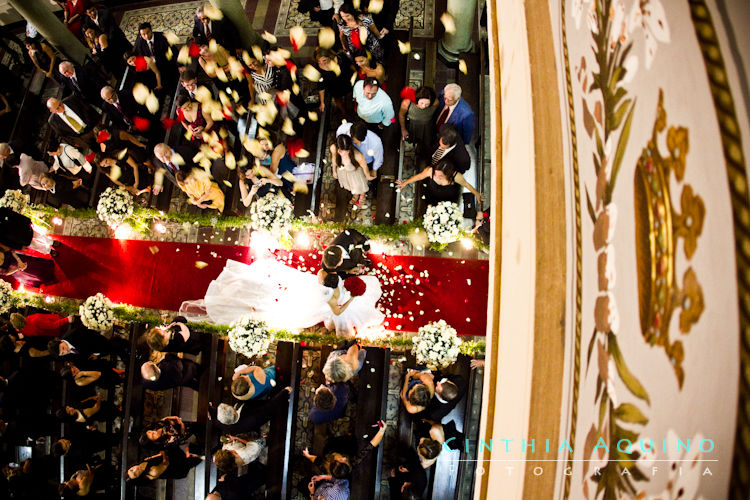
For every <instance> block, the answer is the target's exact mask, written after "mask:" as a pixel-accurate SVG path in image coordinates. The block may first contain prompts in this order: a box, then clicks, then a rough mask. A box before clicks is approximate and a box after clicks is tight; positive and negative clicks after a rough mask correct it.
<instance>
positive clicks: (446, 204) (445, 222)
mask: <svg viewBox="0 0 750 500" xmlns="http://www.w3.org/2000/svg"><path fill="white" fill-rule="evenodd" d="M422 225H423V226H424V229H425V231H427V239H429V240H430V241H431V242H433V243H440V244H447V243H453V242H454V241H458V238H459V237H460V236H461V230H462V226H463V214H462V213H461V210H460V209H459V208H458V205H456V204H455V203H451V202H450V201H441V202H440V203H438V204H437V205H431V206H429V207H427V212H426V213H425V214H424V220H423V221H422Z"/></svg>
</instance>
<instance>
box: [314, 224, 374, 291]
mask: <svg viewBox="0 0 750 500" xmlns="http://www.w3.org/2000/svg"><path fill="white" fill-rule="evenodd" d="M367 241H368V238H367V236H365V235H364V234H362V233H360V232H358V231H355V230H354V229H345V230H344V231H343V232H342V233H340V234H339V235H338V236H336V238H334V240H333V241H332V242H331V246H340V247H342V248H343V249H344V250H346V252H347V253H348V254H349V257H346V256H344V261H343V262H342V263H341V264H340V265H339V266H337V267H336V268H335V269H330V268H327V267H326V266H325V265H323V270H324V271H325V272H327V273H329V274H338V275H339V276H340V277H341V278H342V279H346V278H348V277H349V276H351V275H350V274H348V271H351V270H352V269H354V268H355V267H357V266H358V265H360V264H364V262H365V260H366V259H367V255H366V253H367V252H368V251H369V250H370V244H369V243H368V242H367Z"/></svg>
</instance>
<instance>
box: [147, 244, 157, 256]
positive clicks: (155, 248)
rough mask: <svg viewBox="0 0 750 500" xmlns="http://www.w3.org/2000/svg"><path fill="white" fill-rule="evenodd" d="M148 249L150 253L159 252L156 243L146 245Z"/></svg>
mask: <svg viewBox="0 0 750 500" xmlns="http://www.w3.org/2000/svg"><path fill="white" fill-rule="evenodd" d="M148 250H149V252H151V255H156V254H157V253H159V247H157V246H156V245H153V246H150V247H148Z"/></svg>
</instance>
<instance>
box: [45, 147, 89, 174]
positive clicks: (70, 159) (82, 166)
mask: <svg viewBox="0 0 750 500" xmlns="http://www.w3.org/2000/svg"><path fill="white" fill-rule="evenodd" d="M50 146H51V147H50V150H49V151H47V154H48V155H50V156H51V157H52V158H53V162H54V163H53V164H52V168H51V171H52V172H57V171H58V170H60V169H62V170H64V171H66V172H67V173H69V174H71V175H78V174H79V173H80V172H81V170H83V171H84V172H85V173H86V174H90V173H91V172H92V170H93V168H92V166H91V163H89V162H88V160H86V157H85V156H83V153H81V152H80V151H79V150H77V149H76V148H74V147H73V146H71V145H70V144H65V143H64V142H61V143H59V144H55V143H52V144H51V145H50ZM55 146H57V148H56V149H55Z"/></svg>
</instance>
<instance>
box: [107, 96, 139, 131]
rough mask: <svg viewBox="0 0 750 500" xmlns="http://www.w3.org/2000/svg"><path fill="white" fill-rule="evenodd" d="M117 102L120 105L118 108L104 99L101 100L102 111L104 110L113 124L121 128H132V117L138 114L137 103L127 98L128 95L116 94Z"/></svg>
mask: <svg viewBox="0 0 750 500" xmlns="http://www.w3.org/2000/svg"><path fill="white" fill-rule="evenodd" d="M117 104H119V105H120V107H119V108H118V107H117V106H115V105H114V104H110V103H108V102H106V101H102V111H104V112H105V113H106V114H107V116H108V117H109V119H110V120H112V122H113V123H114V125H115V126H117V127H118V128H120V129H122V130H132V129H133V118H134V117H135V116H136V115H137V114H138V113H137V109H138V107H137V106H138V105H137V104H136V102H135V101H134V100H133V99H132V98H129V97H128V95H127V94H126V95H124V96H122V95H120V94H119V93H118V94H117Z"/></svg>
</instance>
